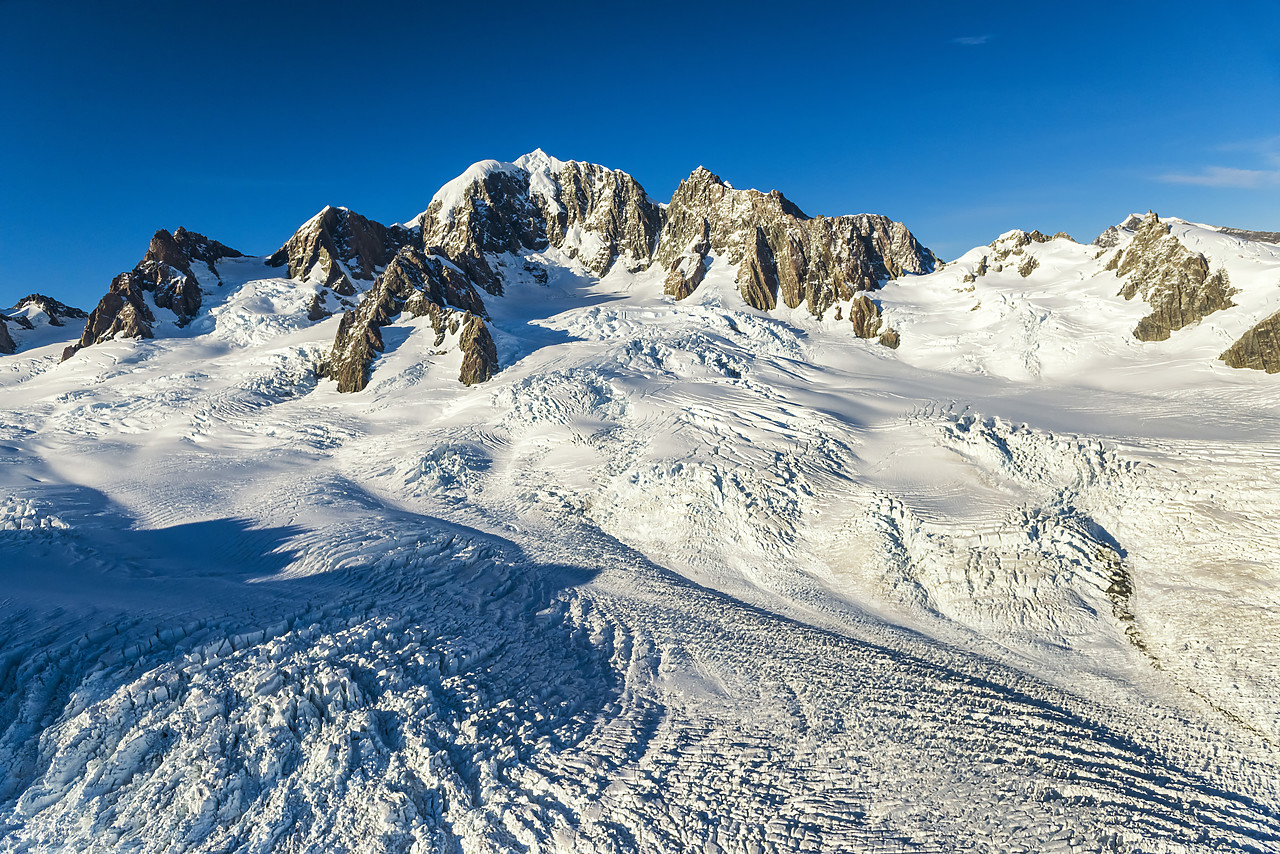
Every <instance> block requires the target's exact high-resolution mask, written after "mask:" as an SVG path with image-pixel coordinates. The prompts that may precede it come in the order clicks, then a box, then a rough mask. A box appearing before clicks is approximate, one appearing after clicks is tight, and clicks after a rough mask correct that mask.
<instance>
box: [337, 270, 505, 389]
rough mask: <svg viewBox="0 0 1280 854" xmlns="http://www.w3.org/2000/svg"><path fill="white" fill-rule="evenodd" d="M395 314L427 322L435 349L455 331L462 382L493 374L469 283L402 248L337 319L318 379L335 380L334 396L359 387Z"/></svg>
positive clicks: (491, 350)
mask: <svg viewBox="0 0 1280 854" xmlns="http://www.w3.org/2000/svg"><path fill="white" fill-rule="evenodd" d="M401 312H409V313H410V314H411V315H413V316H414V317H428V318H430V320H431V324H432V327H433V328H434V329H435V331H436V346H440V345H441V344H443V343H444V340H445V336H446V333H449V334H459V333H461V338H460V340H459V347H460V349H461V350H462V352H463V363H462V376H461V377H460V378H461V379H462V381H463V382H465V383H467V384H468V385H470V384H472V383H473V382H483V381H484V380H486V379H488V378H489V377H491V376H492V375H493V374H494V373H495V372H496V371H497V369H498V356H497V349H496V348H495V347H494V344H493V338H492V337H491V336H490V335H489V331H488V329H487V328H485V326H484V314H485V309H484V303H483V302H482V301H481V299H480V295H479V294H478V293H477V292H476V289H475V288H474V287H473V286H472V284H471V281H470V280H469V279H468V278H467V276H466V275H465V274H464V273H463V272H462V271H461V270H459V269H458V268H457V267H456V266H454V265H453V264H452V263H450V262H448V261H446V260H444V259H442V258H440V257H437V256H434V255H426V254H424V253H423V252H422V251H421V250H419V249H417V248H415V247H412V246H406V247H404V248H402V249H401V250H400V251H399V252H397V253H396V255H395V257H394V258H392V259H391V263H389V264H388V265H387V269H386V270H385V271H384V272H383V274H382V275H381V276H379V277H378V278H377V280H376V281H375V282H374V284H373V287H372V288H370V289H369V293H368V294H367V295H366V296H365V298H364V301H363V302H361V303H360V305H359V306H358V307H356V308H354V309H352V310H351V311H348V312H346V313H345V314H343V315H342V321H341V322H340V323H339V324H338V333H337V335H336V337H335V338H334V342H333V351H332V352H331V354H330V356H329V358H328V360H327V361H326V363H325V364H324V366H323V369H322V371H321V373H322V375H324V376H328V377H330V378H332V379H335V380H337V382H338V391H340V392H353V391H360V390H361V389H363V388H364V387H365V386H366V385H368V383H369V371H370V367H371V366H372V364H373V360H374V358H375V357H376V356H377V354H378V353H381V352H382V351H383V349H384V344H383V340H382V333H381V328H382V327H383V326H386V325H388V324H390V323H391V322H392V319H393V318H394V317H395V316H396V315H398V314H400V313H401Z"/></svg>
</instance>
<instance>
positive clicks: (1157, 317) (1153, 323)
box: [1106, 213, 1236, 341]
mask: <svg viewBox="0 0 1280 854" xmlns="http://www.w3.org/2000/svg"><path fill="white" fill-rule="evenodd" d="M1126 223H1127V221H1126ZM1106 269H1108V270H1114V271H1115V273H1116V275H1117V276H1119V277H1120V279H1121V281H1122V282H1123V283H1124V287H1123V288H1121V290H1120V294H1121V296H1123V297H1124V298H1125V299H1132V298H1133V297H1135V296H1141V297H1142V299H1143V300H1144V301H1145V302H1146V303H1147V305H1149V306H1150V307H1151V313H1150V314H1148V315H1147V316H1146V317H1143V318H1142V319H1141V320H1139V321H1138V325H1137V326H1136V327H1135V328H1134V330H1133V335H1134V337H1135V338H1137V339H1138V340H1139V341H1164V340H1166V339H1168V338H1169V336H1170V334H1172V333H1173V332H1176V331H1177V330H1179V329H1182V328H1183V327H1184V326H1187V325H1189V324H1192V323H1195V322H1196V321H1198V320H1200V319H1201V318H1204V317H1207V316H1208V315H1210V314H1212V313H1213V312H1215V311H1221V310H1222V309H1224V308H1230V307H1232V306H1233V305H1235V303H1234V302H1232V301H1231V297H1232V296H1233V295H1234V294H1235V293H1236V291H1235V289H1234V288H1232V287H1231V283H1230V281H1228V279H1227V274H1226V271H1225V270H1219V271H1216V272H1210V270H1209V262H1208V261H1207V260H1206V259H1205V257H1204V256H1203V255H1201V254H1200V253H1199V252H1192V251H1191V250H1190V249H1188V248H1187V247H1186V246H1184V245H1182V242H1181V241H1179V240H1178V238H1177V237H1176V236H1174V235H1173V234H1172V232H1171V231H1170V229H1169V225H1168V224H1167V223H1164V222H1161V221H1160V217H1158V216H1156V215H1155V214H1154V213H1148V214H1147V216H1145V217H1144V218H1143V219H1142V222H1141V224H1140V225H1139V226H1138V227H1137V229H1136V231H1135V233H1134V235H1133V239H1132V240H1131V241H1130V242H1129V243H1128V245H1126V246H1125V247H1124V248H1123V249H1121V250H1119V251H1118V252H1117V253H1116V254H1115V256H1114V257H1112V258H1111V259H1110V261H1108V263H1107V267H1106Z"/></svg>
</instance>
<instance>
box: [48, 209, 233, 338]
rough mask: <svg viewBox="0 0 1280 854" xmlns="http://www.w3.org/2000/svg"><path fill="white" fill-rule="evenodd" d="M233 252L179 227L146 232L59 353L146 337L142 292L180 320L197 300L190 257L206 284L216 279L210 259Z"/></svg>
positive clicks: (149, 317) (149, 319)
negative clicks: (144, 241) (133, 259)
mask: <svg viewBox="0 0 1280 854" xmlns="http://www.w3.org/2000/svg"><path fill="white" fill-rule="evenodd" d="M239 257H242V254H241V253H240V252H237V251H236V250H235V249H232V248H231V247H229V246H225V245H223V244H221V243H219V242H217V241H216V240H210V239H209V238H207V237H205V236H204V235H203V234H198V233H196V232H194V231H187V230H186V229H184V228H178V229H177V230H176V231H174V232H173V233H170V232H169V231H167V230H166V229H163V228H162V229H160V230H159V231H157V232H156V233H155V234H154V235H152V237H151V242H150V244H149V245H148V246H147V251H146V253H145V254H144V255H143V256H142V260H141V261H139V262H138V264H137V266H135V267H134V268H133V269H132V270H130V271H129V272H127V273H121V274H119V275H118V276H116V277H115V279H113V280H112V282H111V289H110V291H108V293H107V294H106V296H104V297H103V298H102V300H101V301H100V302H99V303H98V306H97V308H95V309H94V310H93V311H92V312H91V313H90V314H89V319H88V322H87V323H86V324H85V328H84V333H83V334H82V335H81V337H80V341H79V342H78V343H76V344H73V345H71V346H70V347H68V348H67V349H66V351H65V352H64V353H63V354H62V358H63V359H64V360H65V359H69V358H71V356H73V355H75V353H76V352H77V351H79V350H80V349H81V348H83V347H88V346H90V345H92V344H96V343H98V342H100V341H106V340H108V339H111V338H115V337H117V336H123V337H127V338H137V337H141V338H150V337H151V335H152V331H151V325H152V324H153V323H155V315H154V313H153V312H152V311H151V308H150V306H148V305H147V301H146V299H145V298H144V294H151V300H152V302H153V303H154V304H155V306H156V307H157V308H167V309H169V310H170V311H172V312H173V313H174V314H175V315H177V321H178V325H179V326H185V325H186V324H187V323H189V322H191V319H192V318H193V317H195V315H196V312H198V311H199V310H200V306H201V303H202V302H203V298H202V294H201V282H200V275H202V274H197V273H196V272H195V269H194V268H193V266H192V262H199V263H198V264H197V265H196V266H197V267H199V268H200V269H202V270H207V271H208V272H207V273H204V274H203V275H204V276H205V281H206V282H209V283H210V284H212V283H213V282H219V283H220V282H221V279H220V277H219V276H218V270H217V267H216V266H215V265H216V262H217V261H219V260H221V259H223V258H239Z"/></svg>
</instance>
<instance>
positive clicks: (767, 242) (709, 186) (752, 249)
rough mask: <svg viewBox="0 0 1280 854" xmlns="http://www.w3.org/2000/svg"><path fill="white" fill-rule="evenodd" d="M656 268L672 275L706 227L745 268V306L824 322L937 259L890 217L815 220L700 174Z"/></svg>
mask: <svg viewBox="0 0 1280 854" xmlns="http://www.w3.org/2000/svg"><path fill="white" fill-rule="evenodd" d="M666 214H667V215H666V223H665V224H664V226H663V229H662V235H661V238H660V240H659V242H658V248H657V250H656V252H655V255H654V257H655V260H656V261H657V262H658V263H661V264H663V265H664V266H665V267H667V268H668V269H670V267H671V265H672V264H673V263H675V261H676V259H677V258H678V257H680V256H681V255H683V254H684V253H685V252H686V250H687V248H688V247H689V245H690V244H691V243H692V242H693V241H695V240H696V239H697V237H698V234H699V233H700V232H701V230H702V229H703V227H704V223H706V224H707V226H708V230H709V235H708V237H709V242H710V250H711V251H712V252H714V253H716V254H717V255H719V254H721V253H723V254H725V255H726V256H727V258H728V260H729V262H730V263H731V264H736V265H739V274H738V275H739V278H738V284H739V288H740V289H741V290H742V293H743V297H744V299H746V300H747V302H748V303H749V304H750V305H752V306H754V307H756V308H759V309H762V310H768V309H770V308H773V307H774V306H776V305H777V300H778V298H779V297H781V300H782V302H783V303H784V304H785V305H786V306H787V307H788V308H795V307H796V306H799V305H800V304H801V303H805V304H806V305H807V307H808V309H809V311H810V312H811V313H812V314H814V315H815V316H818V317H821V316H822V314H823V312H825V311H826V310H827V309H828V308H829V307H830V306H831V305H833V304H834V303H836V302H838V301H843V300H848V299H851V298H852V297H853V295H854V294H855V293H856V292H858V291H868V290H874V289H876V288H877V287H879V286H880V284H881V283H882V282H883V281H884V280H886V279H889V278H892V277H895V276H899V275H901V274H903V273H904V272H906V273H927V272H930V271H932V270H933V269H934V266H935V265H936V263H937V259H936V258H935V257H934V255H933V253H932V252H930V251H929V250H928V249H925V248H924V247H923V246H921V245H920V244H919V242H918V241H916V239H915V237H913V236H912V234H911V232H909V231H908V230H907V229H906V228H905V227H904V226H903V225H902V224H901V223H896V222H893V221H891V220H890V219H888V218H887V217H883V216H876V215H870V214H858V215H856V216H839V217H809V216H806V215H805V213H804V212H803V211H801V210H800V209H799V208H798V207H796V206H795V205H794V204H792V203H791V202H790V201H788V200H787V198H786V197H785V196H783V195H782V194H781V193H779V192H778V191H777V190H773V191H771V192H769V193H762V192H760V191H758V190H735V189H733V188H732V187H731V186H729V185H728V184H726V183H725V182H724V181H722V180H721V179H720V178H719V177H718V176H716V175H714V174H713V173H711V172H710V171H708V170H707V169H704V168H702V167H699V168H698V169H696V170H694V172H693V174H691V175H690V176H689V177H688V178H687V179H685V180H684V181H682V182H681V183H680V186H679V187H678V188H677V189H676V192H675V195H674V196H673V197H672V199H671V203H670V205H668V206H667V211H666Z"/></svg>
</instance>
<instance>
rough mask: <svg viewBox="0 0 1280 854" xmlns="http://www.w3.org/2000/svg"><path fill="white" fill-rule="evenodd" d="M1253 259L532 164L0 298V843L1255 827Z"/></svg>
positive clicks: (873, 838)
mask: <svg viewBox="0 0 1280 854" xmlns="http://www.w3.org/2000/svg"><path fill="white" fill-rule="evenodd" d="M1278 283H1280V245H1276V244H1275V243H1274V242H1271V241H1270V238H1269V237H1268V235H1267V234H1266V233H1263V232H1246V231H1241V230H1236V229H1227V228H1218V227H1214V226H1206V225H1198V224H1194V223H1190V222H1185V221H1183V220H1178V219H1171V218H1161V217H1157V216H1156V215H1155V214H1147V215H1134V216H1131V217H1129V218H1127V219H1125V220H1124V221H1122V222H1121V223H1120V224H1118V225H1117V226H1116V227H1114V228H1112V229H1109V230H1108V231H1107V232H1105V233H1104V234H1103V235H1101V236H1100V237H1099V238H1098V239H1097V240H1096V241H1094V242H1093V243H1090V244H1081V243H1077V242H1075V241H1073V240H1072V239H1071V238H1069V237H1067V236H1066V235H1063V234H1058V235H1055V236H1054V237H1047V236H1046V235H1044V234H1041V233H1040V232H1038V231H1031V232H1025V231H1011V232H1008V233H1006V234H1004V235H1002V236H1000V237H999V238H998V239H996V240H995V241H993V242H992V243H991V244H990V245H988V246H983V247H978V248H975V249H973V250H971V251H970V252H968V253H965V254H964V255H963V256H961V257H960V258H958V259H955V260H954V261H951V262H948V263H946V264H943V263H941V262H940V261H939V260H938V259H936V258H935V257H934V256H933V254H932V253H931V252H929V250H927V249H925V248H924V247H923V246H921V245H920V244H919V242H918V241H917V240H916V239H915V237H914V236H912V234H911V233H910V232H909V231H908V230H907V229H906V228H905V227H904V226H903V225H901V224H899V223H894V222H891V221H889V220H887V219H885V218H884V217H880V216H876V215H870V214H863V215H857V216H846V217H808V216H806V215H805V214H804V213H803V212H802V211H800V210H799V209H798V208H797V207H796V206H795V205H793V204H792V203H790V202H789V201H788V200H787V199H786V198H785V197H784V196H782V195H781V194H780V193H777V192H776V191H774V192H771V193H761V192H757V191H754V190H737V189H734V188H732V187H730V186H729V185H728V184H726V183H725V182H724V181H722V180H721V179H719V178H718V177H716V176H715V175H714V174H712V173H711V172H709V171H708V170H706V169H701V168H699V169H698V170H695V171H694V172H693V173H692V174H691V175H690V176H689V178H688V179H686V180H685V181H684V182H682V183H681V185H680V187H679V189H678V190H677V191H676V193H675V196H674V197H673V198H672V200H671V201H670V202H669V203H667V204H665V205H663V204H658V203H656V202H654V201H653V200H652V199H651V198H650V197H649V196H648V195H647V194H646V193H645V192H644V190H643V188H641V187H640V185H639V184H638V183H637V182H636V181H635V180H634V179H633V178H631V176H629V175H627V174H626V173H623V172H620V171H616V170H611V169H606V168H604V167H601V166H595V165H592V164H584V163H576V162H572V161H559V160H555V159H554V158H551V157H549V156H547V155H546V154H544V153H542V152H540V151H539V152H534V153H532V154H529V155H526V156H524V157H522V158H519V159H518V160H516V161H514V162H512V163H503V162H498V161H483V162H481V163H477V164H475V165H474V166H472V167H471V168H470V169H468V170H466V172H464V173H463V174H462V175H461V176H459V178H457V179H455V180H454V181H451V182H450V183H449V184H447V185H446V186H445V187H443V188H442V189H441V190H440V191H439V192H438V193H437V194H436V195H435V197H434V198H433V199H432V200H431V201H430V203H429V204H428V205H427V207H426V209H425V210H424V211H423V212H422V213H421V214H419V215H418V216H416V217H413V218H411V219H409V220H408V221H407V222H406V223H405V224H402V225H390V226H384V225H381V224H379V223H376V222H373V221H371V220H368V219H366V218H364V217H362V216H360V215H359V214H357V213H355V212H353V211H348V210H346V209H343V208H332V207H331V208H326V209H325V210H323V211H321V212H320V213H318V214H317V215H316V217H314V218H312V219H311V220H309V221H308V222H307V223H305V224H304V225H303V226H302V227H301V228H300V229H299V230H298V232H297V233H296V234H294V235H293V236H292V237H290V238H289V239H288V240H287V241H285V242H284V244H283V245H282V246H281V248H280V249H279V250H278V251H276V252H274V253H273V254H271V255H265V256H259V257H248V256H244V255H241V254H240V253H239V252H237V251H235V250H232V249H229V248H228V247H226V246H223V245H222V244H220V243H217V242H216V241H214V240H212V239H210V238H206V237H203V236H201V235H197V234H194V233H192V232H187V231H185V230H182V229H178V230H176V231H174V232H173V233H169V232H167V231H161V232H157V234H156V237H155V239H153V241H152V243H151V246H150V247H149V248H148V250H147V253H146V255H145V256H144V257H143V259H142V261H140V262H139V265H138V266H137V267H136V268H135V269H134V270H133V271H130V272H128V273H122V274H121V275H119V276H117V277H116V279H115V280H114V281H113V282H112V284H111V289H110V291H109V292H108V294H107V295H106V296H104V297H103V299H102V301H101V302H100V304H99V305H98V306H97V308H96V309H95V310H94V312H93V313H92V314H91V315H90V316H89V317H88V318H85V321H86V322H85V324H84V327H83V331H81V329H80V328H79V327H78V325H77V326H73V325H71V320H72V319H73V318H75V317H76V314H75V310H74V309H69V308H68V307H66V306H62V305H61V304H60V303H57V302H56V301H55V300H51V299H49V298H47V297H38V296H33V297H30V298H27V299H26V300H23V301H22V302H21V303H20V304H19V305H18V306H17V307H15V309H12V310H10V311H9V312H6V313H5V314H4V317H5V318H6V319H5V320H4V321H0V335H2V334H3V332H5V331H7V332H8V333H11V338H12V344H13V346H12V347H11V348H9V349H12V350H15V351H16V352H15V353H13V354H11V355H5V356H3V357H0V463H3V465H0V555H3V559H2V560H3V569H2V570H0V579H3V588H2V592H0V613H3V615H4V619H3V620H2V621H0V650H2V653H0V686H2V687H0V768H2V769H4V773H3V774H0V850H3V851H40V850H102V851H106V850H111V851H114V850H118V849H129V850H137V851H231V850H235V851H264V852H266V851H303V850H308V851H310V850H315V851H320V850H324V851H330V850H348V851H362V852H365V851H367V852H373V851H418V852H428V851H432V852H436V851H438V852H456V851H466V852H487V851H493V852H499V851H503V852H505V851H547V852H549V851H572V852H577V851H581V852H606V851H607V852H639V851H643V852H683V851H707V852H782V851H882V850H883V851H944V850H989V851H1035V852H1041V851H1062V852H1071V851H1132V852H1138V851H1142V852H1156V851H1168V852H1175V851H1176V852H1186V851H1250V852H1262V851H1273V850H1280V784H1278V783H1277V780H1280V679H1278V678H1277V676H1278V672H1277V667H1276V664H1275V662H1276V661H1277V660H1278V659H1280V592H1278V591H1280V521H1277V520H1280V486H1277V484H1280V456H1277V454H1276V450H1275V449H1276V448H1277V447H1280V443H1278V440H1280V419H1277V417H1276V416H1277V414H1280V379H1278V378H1276V377H1273V376H1271V375H1270V372H1272V371H1275V370H1277V368H1280V355H1278V354H1277V350H1276V347H1277V343H1278V341H1280V338H1278V336H1277V326H1280V319H1278V318H1280V314H1278V313H1280V288H1277V287H1276V285H1277V284H1278ZM80 317H82V318H83V313H81V314H80ZM41 318H44V319H43V320H42V319H41ZM24 319H25V320H26V323H25V324H24V323H23V320H24ZM59 324H61V325H59ZM4 341H5V339H4V338H3V337H0V346H2V345H3V344H4ZM64 351H65V353H64ZM1241 368H1244V369H1241ZM1247 368H1258V369H1259V370H1248V369H1247Z"/></svg>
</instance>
